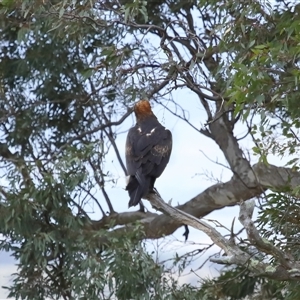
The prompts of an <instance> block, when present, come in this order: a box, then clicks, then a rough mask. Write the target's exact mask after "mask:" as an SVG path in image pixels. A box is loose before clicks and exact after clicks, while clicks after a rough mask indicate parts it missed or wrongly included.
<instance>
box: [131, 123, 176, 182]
mask: <svg viewBox="0 0 300 300" xmlns="http://www.w3.org/2000/svg"><path fill="white" fill-rule="evenodd" d="M171 150H172V134H171V132H170V131H169V130H167V129H165V128H164V127H163V126H162V125H160V124H157V125H156V126H155V127H152V128H151V127H150V128H147V129H146V130H145V131H143V132H141V130H140V129H139V128H138V127H137V126H135V127H133V128H131V129H130V130H129V132H128V135H127V141H126V164H127V171H128V175H135V174H136V172H137V170H138V169H141V170H142V173H143V174H145V175H147V174H149V175H151V176H153V177H159V176H160V175H161V173H162V172H163V170H164V169H165V167H166V165H167V163H168V162H169V158H170V155H171Z"/></svg>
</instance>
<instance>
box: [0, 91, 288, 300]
mask: <svg viewBox="0 0 300 300" xmlns="http://www.w3.org/2000/svg"><path fill="white" fill-rule="evenodd" d="M173 97H174V100H175V101H178V102H179V103H180V105H181V106H183V107H184V108H185V109H186V110H187V111H188V112H189V121H190V122H191V123H193V124H194V125H195V126H196V127H198V128H200V127H201V124H204V123H205V121H206V116H205V113H204V110H203V108H202V107H201V104H200V103H199V101H198V99H197V98H196V97H195V96H194V95H193V94H192V93H191V92H189V91H187V90H182V91H177V92H176V93H175V94H174V95H173ZM152 106H153V111H154V113H155V114H156V115H157V117H158V120H159V121H160V122H161V123H162V124H163V125H164V126H166V127H167V128H168V129H170V130H171V132H172V135H173V150H172V155H171V159H170V162H169V164H168V166H167V168H166V169H165V171H164V173H163V174H162V176H161V177H160V178H158V179H157V181H156V188H157V189H158V191H159V192H160V194H161V196H162V197H163V199H164V200H165V201H166V202H168V201H169V200H171V199H172V205H177V204H182V203H185V202H186V201H188V200H190V199H191V198H192V197H194V196H196V195H197V194H199V193H201V192H202V191H203V190H205V189H206V188H207V187H209V186H210V185H212V184H214V183H215V182H216V181H215V180H220V181H223V182H225V181H227V180H229V179H230V177H231V175H232V174H231V171H230V170H228V169H227V168H226V167H224V166H226V161H225V159H224V156H223V154H222V152H221V151H220V149H219V148H218V146H217V145H216V144H215V143H214V141H212V140H210V139H208V138H207V137H205V136H203V135H201V134H199V133H198V132H197V131H196V130H194V129H192V128H191V127H190V126H189V125H188V124H186V123H185V122H184V121H182V120H179V119H178V118H177V117H174V116H173V115H171V114H170V113H169V112H168V111H167V110H166V109H164V108H162V107H161V106H159V105H154V103H153V102H152ZM134 123H135V120H134V116H133V115H132V116H131V117H129V118H128V119H127V120H126V121H125V122H124V123H123V124H121V125H120V126H119V128H118V131H120V132H124V133H123V134H120V135H119V136H118V137H117V140H116V143H117V145H118V146H119V149H121V150H122V149H124V145H125V139H126V134H127V133H126V132H127V131H128V129H129V128H130V127H131V126H132V125H133V124H134ZM245 132H246V129H245V127H244V126H243V125H241V124H240V125H239V126H237V128H236V129H235V135H236V136H238V137H239V136H243V135H244V133H245ZM252 146H253V144H252V142H251V140H250V139H249V138H246V139H244V140H242V141H241V147H242V149H248V150H249V149H251V147H252ZM121 154H122V158H123V159H124V151H123V153H121ZM206 156H207V157H209V159H208V158H207V157H206ZM256 161H257V158H255V157H253V156H251V163H252V164H254V163H255V162H256ZM270 162H271V163H274V164H276V165H284V163H285V162H284V161H280V160H278V159H276V158H275V157H270ZM220 164H222V165H220ZM106 167H107V169H109V170H110V172H112V173H113V174H114V175H115V176H116V177H117V178H119V179H118V181H117V185H114V186H111V187H107V191H108V193H109V196H110V198H111V200H112V204H113V206H114V207H115V208H116V210H117V211H119V212H123V211H128V208H127V205H128V200H129V199H128V194H127V192H126V191H125V190H124V187H125V177H124V174H123V171H122V169H121V167H120V165H119V163H118V161H117V160H116V157H115V155H114V153H113V152H111V153H109V155H108V157H107V166H106ZM98 196H99V198H100V201H101V198H102V195H100V194H99V195H98ZM102 200H103V199H102ZM144 203H145V205H146V207H148V208H149V209H150V207H151V206H150V205H149V203H148V202H147V201H146V200H145V201H144ZM133 210H136V208H131V209H130V211H133ZM238 213H239V209H238V207H229V208H224V209H221V210H217V211H214V212H213V213H211V214H209V215H208V216H206V217H205V218H204V220H210V219H213V220H218V222H220V223H221V224H223V225H225V226H227V227H228V228H229V227H230V226H231V223H232V220H233V218H234V217H238ZM92 217H93V218H94V219H97V212H96V213H95V214H93V216H92ZM98 218H100V215H99V217H98ZM240 228H241V225H240V224H239V222H238V221H237V222H235V231H238V230H239V229H240ZM218 230H220V228H218ZM183 232H184V228H183V227H181V228H179V229H178V230H177V231H176V232H175V233H174V235H173V236H172V237H171V238H166V239H160V240H159V241H149V242H147V248H148V250H149V251H152V250H157V249H158V256H157V261H159V262H162V261H164V260H166V259H169V258H171V257H173V256H174V255H175V252H177V253H178V254H179V255H182V254H184V253H186V252H188V251H191V250H193V249H198V248H199V247H201V248H202V247H204V246H203V245H208V244H210V242H211V241H210V239H209V238H208V237H207V236H206V235H205V234H204V233H202V232H199V231H196V230H194V229H192V228H190V235H189V239H188V242H187V243H183V239H184V238H183V236H182V234H183ZM221 232H222V233H223V234H226V230H221ZM176 240H177V241H176ZM170 241H171V242H170ZM216 252H218V248H217V247H213V248H212V249H210V250H209V251H207V252H206V253H205V254H204V255H203V256H202V257H201V258H199V259H198V260H197V261H195V262H194V263H193V264H192V265H191V267H192V268H193V269H197V268H199V266H200V265H201V264H202V263H203V262H204V260H205V259H207V258H208V256H209V255H212V254H214V253H216ZM14 264H15V262H14V260H13V258H11V257H10V254H9V253H5V252H0V286H2V285H7V284H9V282H10V281H11V280H12V277H11V274H12V273H13V272H15V271H16V267H15V266H14ZM219 269H220V267H219V266H216V265H215V264H212V263H207V264H206V265H205V266H204V267H203V268H201V270H198V271H197V275H198V276H200V277H212V276H216V275H217V274H218V270H219ZM188 271H189V269H188V270H187V272H186V273H185V276H183V277H182V278H181V279H180V282H181V283H184V282H189V283H193V284H196V283H197V281H198V277H197V276H196V275H195V274H189V272H188ZM6 295H7V292H6V291H5V290H4V289H2V288H0V299H6V298H5V297H6Z"/></svg>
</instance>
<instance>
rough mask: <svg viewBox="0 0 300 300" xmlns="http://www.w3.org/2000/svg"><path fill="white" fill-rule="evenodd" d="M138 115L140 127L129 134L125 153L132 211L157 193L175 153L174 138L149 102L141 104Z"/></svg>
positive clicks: (137, 106)
mask: <svg viewBox="0 0 300 300" xmlns="http://www.w3.org/2000/svg"><path fill="white" fill-rule="evenodd" d="M134 113H135V116H136V125H135V126H134V127H132V128H131V129H130V130H129V131H128V135H127V140H126V151H125V157H126V166H127V173H128V176H129V180H128V183H127V186H126V190H127V191H128V193H129V197H130V200H129V204H128V207H131V206H136V205H138V204H139V203H140V201H141V199H142V198H144V197H146V196H147V195H148V193H150V192H154V183H155V180H156V178H158V177H159V176H160V175H161V174H162V172H163V171H164V169H165V167H166V165H167V164H168V162H169V159H170V156H171V151H172V134H171V132H170V130H168V129H166V128H165V127H164V126H162V125H161V124H160V123H159V122H158V120H157V117H156V116H155V115H154V113H153V112H152V110H151V106H150V103H149V101H148V100H140V101H139V102H137V103H136V104H135V106H134Z"/></svg>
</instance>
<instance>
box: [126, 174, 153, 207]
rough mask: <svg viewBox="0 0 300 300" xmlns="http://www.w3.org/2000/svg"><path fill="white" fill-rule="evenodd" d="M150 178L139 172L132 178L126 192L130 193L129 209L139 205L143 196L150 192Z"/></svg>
mask: <svg viewBox="0 0 300 300" xmlns="http://www.w3.org/2000/svg"><path fill="white" fill-rule="evenodd" d="M149 186H150V178H148V177H145V176H144V175H143V174H141V172H137V173H136V175H135V176H130V178H129V182H128V184H127V186H126V190H127V191H128V193H129V197H130V200H129V203H128V207H131V206H136V205H138V204H139V202H140V201H141V199H142V197H143V196H146V194H147V193H148V191H149Z"/></svg>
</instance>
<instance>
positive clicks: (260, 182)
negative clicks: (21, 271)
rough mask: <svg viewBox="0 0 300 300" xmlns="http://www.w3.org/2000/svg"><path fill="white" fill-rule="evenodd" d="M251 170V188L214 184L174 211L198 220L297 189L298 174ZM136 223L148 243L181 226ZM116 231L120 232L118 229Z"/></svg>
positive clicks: (165, 221)
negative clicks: (273, 193)
mask: <svg viewBox="0 0 300 300" xmlns="http://www.w3.org/2000/svg"><path fill="white" fill-rule="evenodd" d="M252 170H253V172H254V173H255V176H253V173H252V171H251V172H249V175H248V176H249V178H248V180H249V181H250V182H251V184H252V185H253V187H252V188H251V189H249V188H247V187H246V186H245V185H244V184H243V183H242V182H241V181H240V180H239V179H238V178H237V177H236V176H233V178H232V179H231V180H229V181H228V182H225V183H219V184H215V185H213V186H211V187H209V188H207V189H206V190H205V191H203V192H201V193H200V194H199V195H197V196H196V197H194V198H193V199H191V200H190V201H188V202H186V203H185V204H183V205H179V206H177V207H176V208H177V209H180V210H182V211H184V212H185V213H188V214H190V215H192V216H194V217H196V218H202V217H204V216H206V215H207V214H209V213H210V212H212V211H214V210H216V209H220V208H223V207H226V206H233V205H236V204H238V203H240V202H241V201H246V200H249V199H251V198H254V197H258V196H259V195H261V194H262V192H263V191H265V190H267V189H268V188H272V187H273V188H274V189H275V188H276V189H280V188H284V187H287V186H289V187H290V188H291V189H293V188H295V187H297V186H298V185H300V174H299V173H297V172H293V171H292V170H291V169H288V168H282V167H276V166H273V165H265V164H263V163H258V164H256V165H254V166H253V168H252ZM129 214H130V213H129ZM132 214H133V213H132ZM121 215H122V214H121ZM129 220H130V219H129V218H128V221H129ZM139 220H140V221H141V222H142V224H144V230H145V238H150V239H158V238H161V237H163V236H167V235H170V234H172V233H174V232H175V231H176V230H177V229H178V228H179V227H181V226H182V223H179V222H178V221H176V220H174V219H173V218H171V217H169V216H166V215H164V214H163V215H157V214H153V215H149V214H144V218H142V219H139ZM97 224H98V225H97ZM127 224H129V223H127ZM93 228H94V229H97V228H103V223H101V222H99V223H95V225H94V226H93ZM118 230H122V228H120V229H118Z"/></svg>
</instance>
